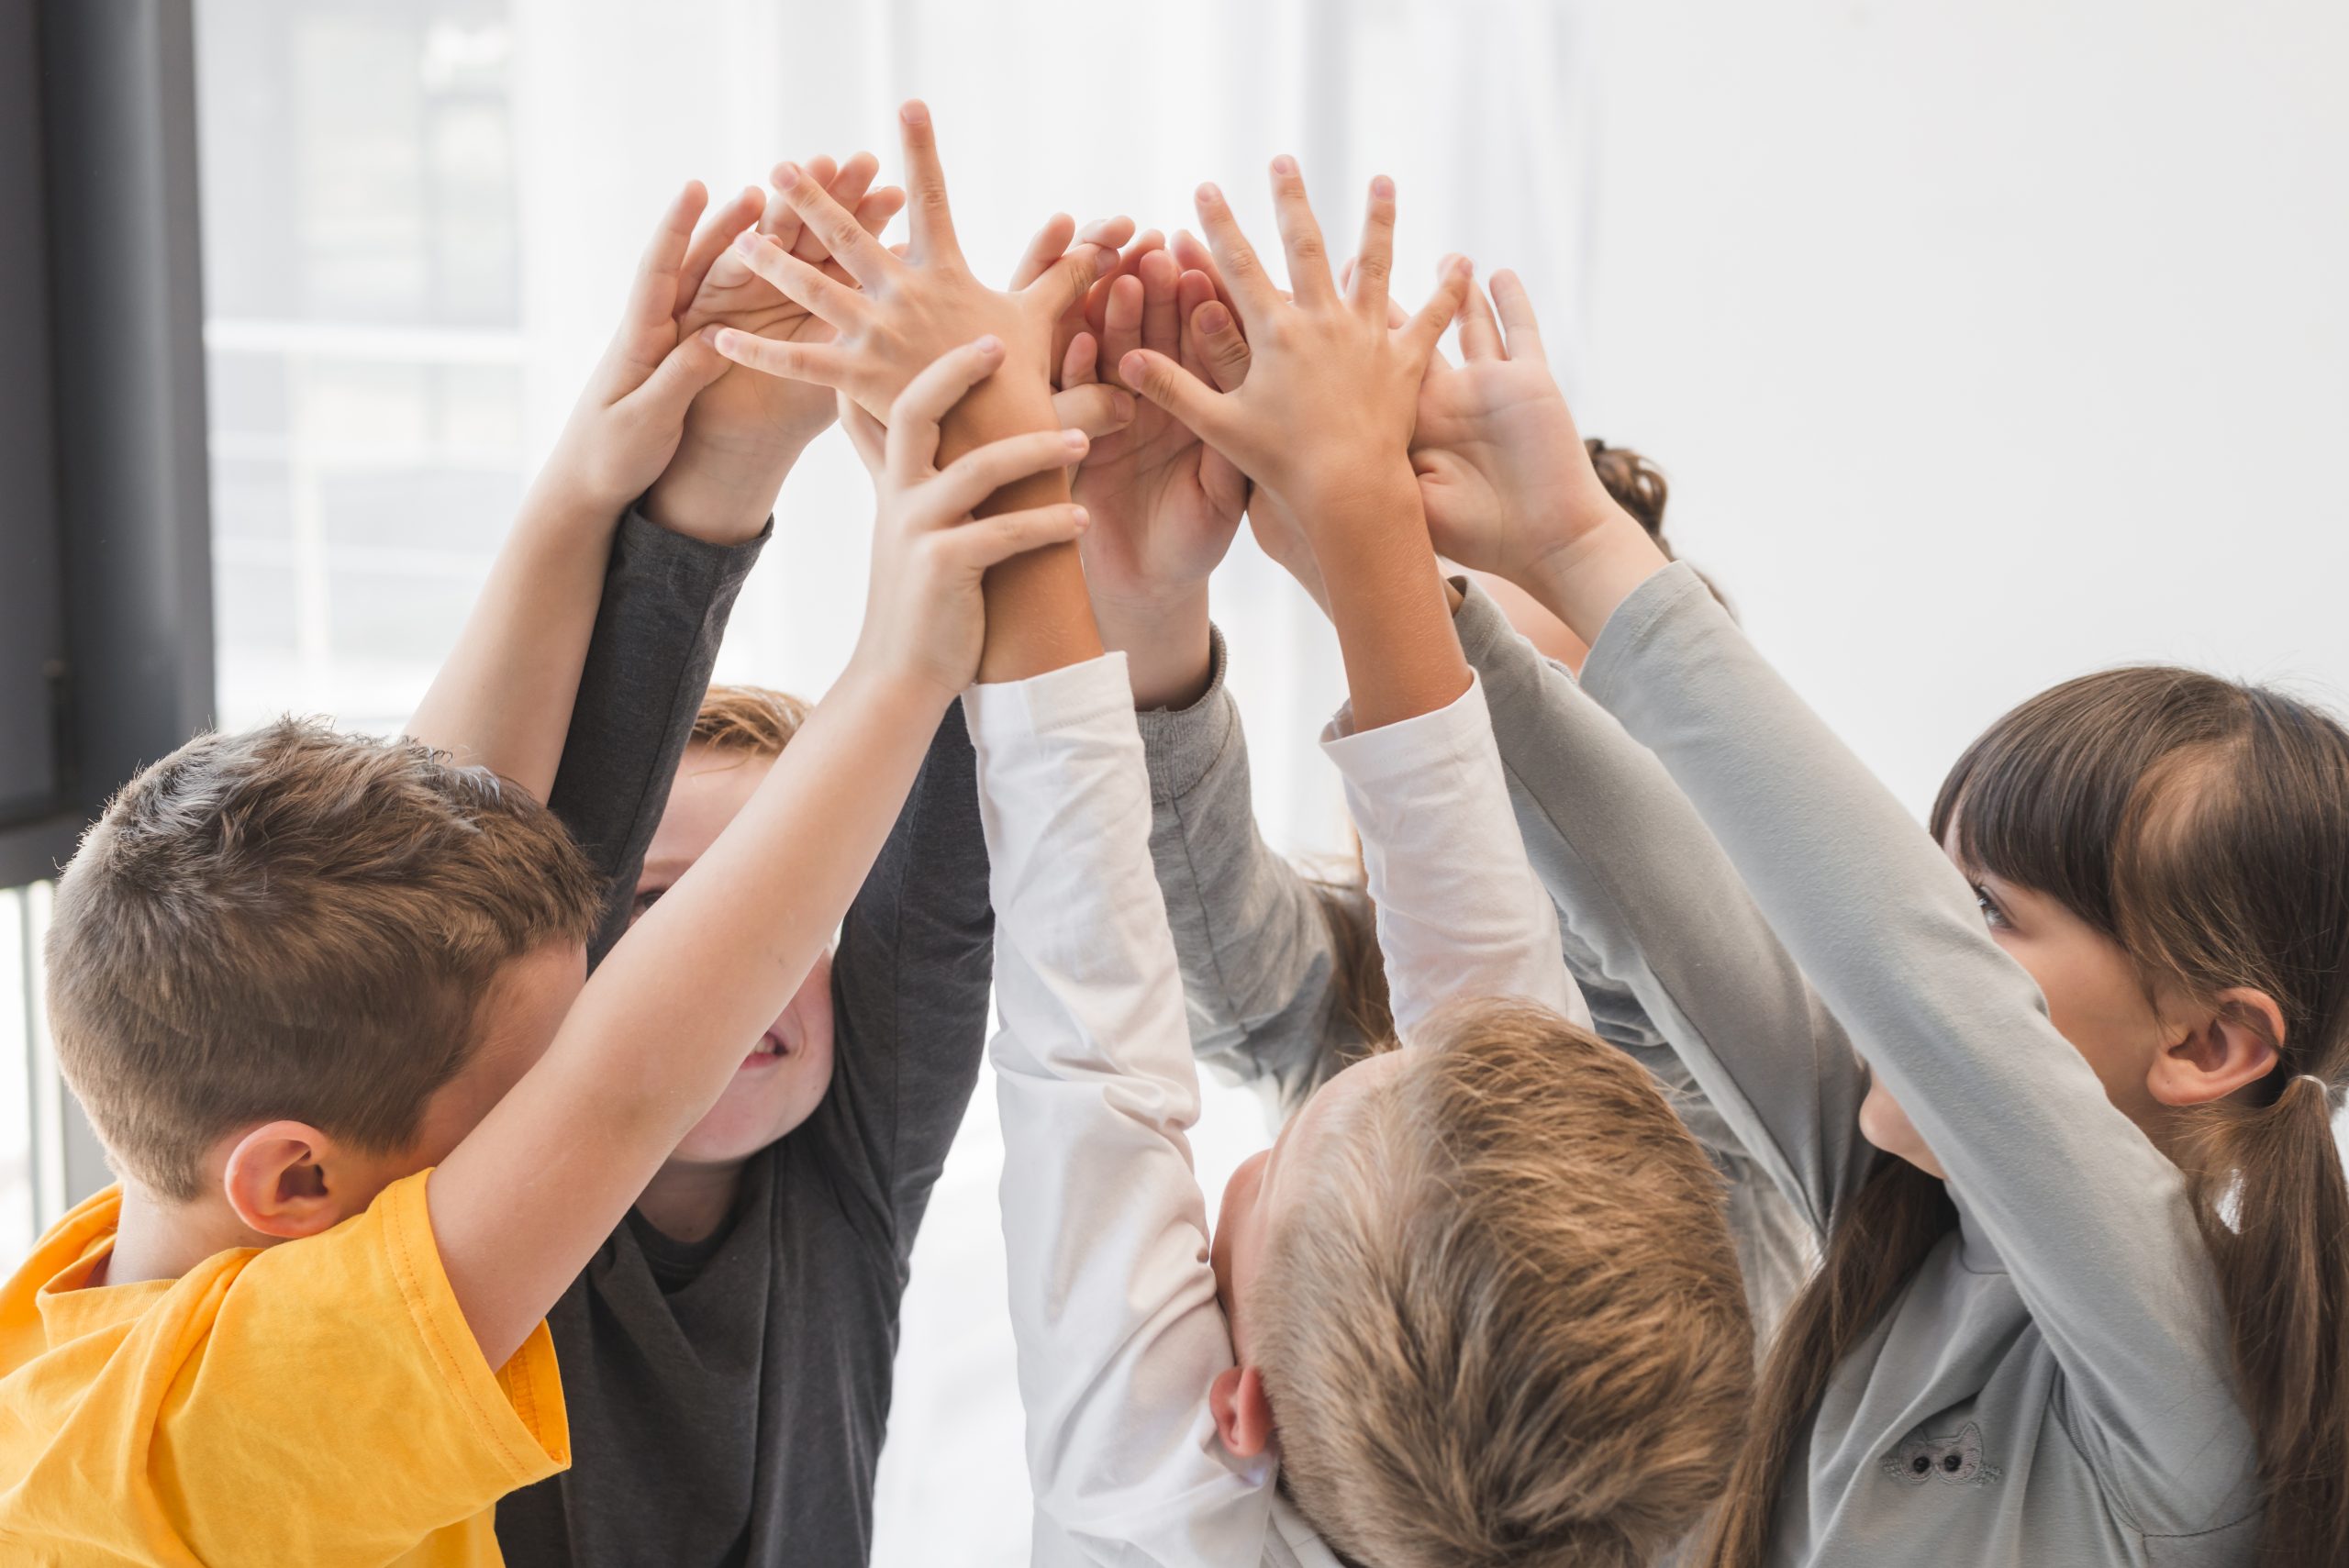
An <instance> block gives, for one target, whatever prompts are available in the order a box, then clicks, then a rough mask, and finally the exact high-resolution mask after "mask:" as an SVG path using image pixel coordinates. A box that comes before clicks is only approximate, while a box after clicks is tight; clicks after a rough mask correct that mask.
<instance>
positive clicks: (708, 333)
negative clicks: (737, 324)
mask: <svg viewBox="0 0 2349 1568" xmlns="http://www.w3.org/2000/svg"><path fill="white" fill-rule="evenodd" d="M702 336H703V337H705V338H707V339H709V346H710V347H711V348H713V349H716V350H718V352H719V353H721V354H722V353H724V352H726V350H729V349H730V348H732V347H733V346H734V328H731V327H705V328H702Z"/></svg>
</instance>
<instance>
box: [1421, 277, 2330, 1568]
mask: <svg viewBox="0 0 2349 1568" xmlns="http://www.w3.org/2000/svg"><path fill="white" fill-rule="evenodd" d="M1525 325H1527V326H1529V327H1530V325H1531V323H1530V318H1529V319H1528V320H1527V321H1526V323H1525ZM1512 338H1514V332H1512ZM1553 450H1556V451H1557V453H1558V456H1559V459H1560V461H1561V462H1562V464H1563V465H1564V468H1563V471H1562V472H1561V473H1560V474H1559V475H1558V476H1557V477H1556V484H1557V486H1558V488H1559V490H1560V491H1562V492H1563V493H1564V494H1565V495H1568V496H1569V497H1572V498H1573V499H1572V500H1571V501H1570V504H1568V505H1566V506H1563V507H1558V508H1551V509H1546V510H1544V511H1542V512H1541V513H1539V514H1536V513H1534V512H1533V511H1532V510H1531V509H1522V510H1521V511H1520V516H1519V518H1517V519H1512V518H1509V517H1504V516H1501V515H1498V514H1489V515H1487V514H1477V515H1460V516H1455V517H1451V518H1449V519H1443V520H1442V521H1441V522H1439V523H1438V528H1439V533H1438V540H1437V542H1438V544H1439V546H1440V548H1442V550H1443V551H1444V553H1446V554H1447V555H1450V556H1452V557H1453V558H1454V559H1456V560H1460V561H1463V562H1466V563H1469V564H1475V565H1482V564H1487V563H1489V564H1492V565H1495V566H1496V567H1497V568H1499V569H1501V570H1504V571H1507V572H1508V573H1509V574H1510V575H1511V576H1512V579H1513V580H1514V581H1516V582H1518V583H1519V584H1520V586H1523V587H1524V588H1526V589H1527V591H1528V592H1530V593H1531V594H1533V595H1534V596H1535V597H1536V598H1537V599H1539V600H1540V601H1541V602H1542V604H1543V606H1545V607H1547V608H1548V609H1550V610H1551V611H1552V612H1553V613H1554V614H1556V615H1558V617H1560V618H1561V619H1562V620H1564V622H1565V623H1566V625H1567V626H1569V627H1570V628H1573V629H1574V630H1575V632H1576V633H1577V634H1578V635H1579V636H1581V637H1583V638H1584V639H1586V640H1588V641H1590V642H1591V643H1592V645H1593V651H1592V654H1591V657H1590V661H1589V662H1588V664H1587V665H1586V668H1585V670H1584V672H1583V679H1582V683H1581V684H1580V686H1579V687H1577V686H1576V685H1575V684H1574V683H1572V682H1570V681H1567V680H1566V679H1565V678H1564V676H1563V675H1562V674H1559V673H1556V672H1555V671H1553V670H1551V669H1549V668H1548V667H1546V666H1543V665H1542V664H1541V663H1540V662H1539V661H1538V660H1534V659H1531V658H1530V651H1525V652H1526V654H1527V655H1528V657H1522V658H1519V659H1517V660H1516V661H1514V662H1515V663H1517V664H1522V665H1524V666H1525V668H1526V671H1527V672H1528V673H1527V674H1526V678H1525V680H1524V681H1523V682H1520V683H1518V684H1517V685H1516V686H1515V687H1512V684H1511V682H1510V680H1509V679H1508V677H1507V676H1506V675H1505V674H1499V673H1497V672H1496V666H1495V662H1479V663H1478V669H1479V671H1480V673H1482V674H1483V675H1484V678H1485V681H1486V687H1487V691H1488V693H1489V695H1490V698H1491V702H1492V709H1493V716H1494V722H1495V728H1496V730H1497V734H1498V735H1499V738H1500V740H1501V750H1502V754H1503V761H1504V763H1505V765H1506V766H1507V767H1508V771H1509V773H1510V774H1511V776H1512V778H1513V779H1514V780H1515V781H1517V782H1518V783H1520V784H1522V785H1523V786H1524V787H1525V788H1527V789H1528V790H1529V791H1530V792H1531V794H1532V795H1534V796H1535V797H1536V804H1537V806H1539V807H1540V808H1541V810H1542V812H1544V813H1545V814H1546V815H1547V816H1548V817H1549V818H1550V820H1551V821H1552V822H1553V824H1554V825H1555V828H1556V830H1557V834H1558V839H1559V848H1558V850H1557V851H1556V852H1555V853H1552V854H1547V855H1545V854H1543V853H1542V852H1541V851H1538V850H1537V852H1536V862H1537V864H1540V865H1542V869H1543V873H1544V878H1545V880H1546V881H1548V882H1549V884H1550V886H1551V891H1552V893H1553V895H1554V896H1556V897H1557V898H1558V900H1559V902H1560V904H1561V907H1562V910H1563V911H1564V915H1565V917H1566V921H1567V924H1568V926H1569V928H1570V929H1572V930H1573V931H1574V932H1575V934H1576V935H1577V936H1579V937H1580V938H1582V939H1583V940H1586V941H1587V942H1588V943H1589V944H1590V945H1591V946H1592V947H1593V948H1594V949H1595V950H1596V951H1598V955H1599V958H1600V961H1601V963H1602V965H1603V966H1604V967H1605V968H1606V969H1607V970H1608V972H1609V973H1610V975H1613V976H1615V977H1616V978H1618V979H1620V980H1622V981H1624V982H1625V983H1627V984H1630V985H1631V988H1632V989H1633V990H1634V991H1635V992H1637V993H1638V994H1639V995H1641V996H1642V1000H1643V1001H1644V1002H1645V1003H1647V1005H1648V1006H1649V1010H1650V1012H1651V1013H1652V1014H1653V1016H1654V1017H1655V1018H1656V1019H1657V1021H1658V1023H1659V1025H1660V1026H1661V1027H1662V1028H1663V1029H1664V1032H1665V1034H1666V1035H1667V1037H1669V1038H1670V1039H1671V1040H1672V1042H1673V1044H1674V1045H1675V1048H1676V1049H1678V1050H1680V1051H1681V1052H1682V1053H1683V1055H1684V1057H1685V1058H1686V1059H1687V1062H1688V1065H1689V1067H1690V1069H1691V1071H1692V1073H1693V1074H1694V1075H1695V1077H1696V1078H1697V1080H1698V1083H1699V1084H1700V1085H1701V1086H1702V1088H1703V1089H1704V1091H1705V1093H1706V1095H1707V1096H1708V1097H1709V1099H1710V1100H1711V1101H1712V1102H1713V1103H1714V1104H1715V1105H1716V1106H1718V1107H1720V1109H1721V1111H1722V1113H1723V1114H1724V1116H1725V1117H1727V1118H1729V1119H1730V1120H1731V1123H1732V1124H1733V1125H1734V1126H1735V1127H1736V1128H1737V1129H1739V1131H1740V1132H1741V1133H1742V1135H1743V1136H1744V1137H1745V1138H1746V1140H1748V1143H1749V1145H1750V1147H1751V1148H1752V1149H1753V1153H1754V1155H1755V1157H1756V1162H1757V1163H1758V1164H1760V1165H1761V1166H1762V1167H1763V1168H1764V1169H1765V1170H1766V1171H1768V1172H1769V1173H1770V1174H1771V1175H1772V1177H1773V1178H1774V1180H1776V1183H1777V1184H1779V1186H1780V1187H1781V1188H1782V1190H1784V1191H1785V1192H1786V1193H1787V1195H1788V1196H1789V1197H1790V1198H1791V1199H1793V1200H1794V1201H1795V1203H1796V1205H1797V1207H1799V1208H1800V1209H1801V1210H1802V1211H1803V1212H1804V1213H1805V1214H1806V1215H1808V1216H1809V1218H1811V1220H1812V1223H1813V1224H1814V1226H1815V1227H1816V1228H1817V1229H1818V1230H1819V1232H1820V1236H1821V1238H1822V1240H1823V1242H1824V1245H1825V1250H1826V1258H1825V1262H1824V1264H1823V1266H1822V1267H1821V1269H1820V1273H1818V1274H1817V1276H1816V1277H1815V1278H1814V1279H1813V1280H1812V1281H1811V1283H1810V1284H1809V1286H1808V1287H1807V1289H1806V1291H1805V1293H1804V1294H1803V1296H1801V1297H1800V1298H1799V1299H1798V1302H1797V1303H1796V1305H1795V1306H1794V1307H1793V1309H1792V1310H1791V1312H1790V1314H1789V1317H1788V1318H1787V1322H1786V1324H1785V1326H1784V1327H1783V1328H1782V1329H1781V1330H1780V1332H1779V1335H1778V1337H1777V1340H1776V1343H1775V1345H1774V1346H1773V1347H1772V1348H1771V1350H1770V1352H1769V1357H1768V1362H1767V1365H1766V1367H1765V1371H1764V1373H1763V1376H1762V1380H1761V1385H1760V1390H1759V1396H1758V1404H1757V1409H1756V1412H1755V1416H1754V1420H1753V1427H1752V1431H1751V1435H1750V1440H1749V1442H1748V1446H1747V1448H1746V1451H1745V1452H1744V1454H1743V1456H1742V1459H1741V1461H1740V1463H1739V1466H1738V1469H1737V1471H1736V1473H1735V1475H1734V1476H1733V1477H1732V1478H1731V1483H1730V1485H1729V1488H1728V1491H1727V1495H1726V1496H1725V1497H1724V1499H1723V1502H1722V1504H1721V1506H1720V1508H1719V1510H1718V1511H1717V1514H1716V1517H1715V1518H1714V1520H1713V1521H1712V1524H1711V1527H1710V1529H1709V1535H1708V1537H1707V1539H1706V1540H1705V1541H1704V1543H1703V1548H1702V1550H1703V1554H1704V1555H1703V1557H1702V1559H1701V1560H1702V1561H1706V1562H1711V1563H1714V1564H1719V1565H1723V1568H1731V1565H1734V1568H1745V1565H1748V1564H1758V1563H1764V1562H1772V1563H1783V1562H1802V1563H1814V1562H1817V1563H1825V1562H1835V1563H1845V1562H1852V1563H1861V1562H1865V1563H1878V1562H1883V1563H1894V1562H1900V1563H1905V1562H1935V1563H1969V1564H1971V1563H2002V1564H2003V1563H2014V1564H2022V1563H2032V1564H2037V1563H2063V1564H2066V1565H2070V1564H2103V1563H2112V1564H2122V1563H2127V1564H2143V1563H2164V1564H2173V1563H2193V1564H2209V1565H2210V1568H2221V1565H2226V1568H2232V1565H2234V1564H2242V1563H2252V1562H2265V1563H2277V1564H2293V1565H2299V1564H2310V1565H2315V1564H2326V1563H2336V1562H2344V1561H2349V1440H2344V1433H2345V1432H2349V1390H2344V1388H2343V1375H2344V1371H2345V1370H2349V1314H2344V1301H2345V1300H2349V1189H2344V1184H2343V1175H2342V1166H2341V1159H2340V1154H2339V1151H2337V1149H2336V1148H2335V1146H2334V1143H2333V1140H2332V1128H2331V1114H2332V1109H2333V1107H2334V1105H2335V1104H2336V1102H2337V1100H2338V1098H2339V1095H2340V1092H2341V1088H2342V1085H2343V1082H2344V1080H2349V732H2344V730H2343V728H2342V726H2341V725H2340V724H2339V723H2338V722H2336V721H2335V720H2333V719H2332V717H2328V716H2326V715H2324V714H2322V713H2321V712H2319V711H2317V710H2315V709H2314V708H2311V707H2310V706H2307V705H2304V704H2301V703H2298V702H2295V701H2293V700H2291V699H2289V698H2288V697H2285V696H2282V695H2278V694H2277V693H2274V692H2270V691H2264V690H2259V689H2256V688H2251V687H2245V686H2240V685H2236V684H2231V683H2228V682H2224V681H2221V680H2218V679H2215V678H2213V677H2210V676H2207V675H2201V674H2198V673H2193V672H2189V671H2183V670H2169V669H2145V670H2122V671H2114V672H2109V673H2104V674H2099V675H2092V676H2088V677H2086V678H2084V679H2081V680H2078V681H2075V682H2071V683H2068V684H2065V685H2062V686H2059V687H2056V688H2055V689H2054V690H2053V691H2051V692H2049V693H2046V694H2044V695H2042V696H2040V697H2038V698H2035V699H2033V700H2032V701H2031V702H2029V703H2026V704H2025V705H2023V706H2021V707H2020V708H2018V709H2017V710H2015V712H2013V713H2011V714H2009V716H2007V717H2005V718H2003V719H2001V720H2000V721H1999V722H1998V724H1997V725H1995V726H1994V727H1993V728H1991V730H1990V731H1989V732H1988V733H1987V735H1985V736H1984V737H1983V738H1982V739H1981V740H1979V741H1977V742H1976V745H1975V746H1974V747H1973V748H1972V749H1971V750H1969V751H1968V752H1967V753H1966V754H1965V757H1964V758H1963V759H1961V760H1960V762H1959V763H1958V765H1957V767H1956V769H1955V770H1954V772H1953V773H1952V774H1951V777H1950V779H1949V782H1948V784H1946V785H1945V786H1944V788H1943V792H1942V796H1941V799H1940V801H1939V802H1938V804H1937V806H1936V809H1935V811H1934V814H1933V816H1934V819H1933V829H1934V835H1933V838H1934V839H1937V840H1939V842H1938V843H1936V842H1934V841H1933V840H1932V839H1928V838H1927V836H1926V835H1924V834H1921V833H1920V832H1919V831H1918V830H1917V828H1916V825H1915V823H1914V822H1913V821H1912V820H1911V819H1910V818H1909V817H1908V816H1907V814H1906V813H1905V812H1904V811H1902V810H1901V808H1900V807H1899V806H1898V803H1897V802H1895V801H1894V800H1893V799H1892V798H1891V796H1890V795H1888V794H1887V793H1886V792H1885V790H1884V789H1883V788H1882V786H1881V785H1879V784H1877V783H1876V781H1875V780H1874V779H1873V778H1872V777H1871V776H1870V775H1869V774H1868V773H1867V772H1866V771H1865V768H1864V767H1862V766H1861V765H1860V763H1859V762H1857V761H1856V760H1855V759H1854V758H1853V757H1852V756H1851V754H1850V753H1849V752H1848V751H1845V750H1844V749H1843V748H1842V746H1841V744H1840V743H1839V742H1837V741H1836V740H1835V739H1834V738H1833V736H1832V735H1831V733H1830V732H1829V731H1828V730H1827V729H1826V728H1825V727H1824V726H1823V725H1822V724H1821V723H1820V721H1819V719H1818V718H1817V717H1816V716H1814V715H1813V714H1811V713H1810V712H1809V709H1808V708H1807V707H1805V706H1803V704H1802V703H1801V702H1800V700H1799V699H1798V698H1797V697H1796V696H1795V695H1794V694H1793V693H1792V692H1790V691H1789V690H1787V687H1786V686H1785V684H1784V683H1783V682H1781V681H1780V680H1779V679H1778V677H1777V676H1776V674H1775V673H1773V672H1772V671H1771V670H1770V669H1769V668H1768V666H1767V665H1766V664H1765V663H1764V662H1763V661H1762V660H1761V659H1760V658H1759V657H1758V656H1757V655H1756V654H1755V652H1754V651H1753V648H1752V647H1751V646H1750V645H1749V644H1747V643H1746V642H1745V640H1744V639H1743V638H1742V635H1741V634H1740V633H1739V632H1738V630H1737V629H1736V628H1735V626H1734V625H1733V624H1732V623H1731V622H1730V620H1729V619H1728V618H1727V617H1725V616H1723V615H1722V614H1721V613H1720V610H1719V608H1718V606H1715V605H1714V604H1713V603H1712V602H1711V600H1710V598H1709V595H1706V594H1705V592H1704V590H1703V588H1702V586H1701V585H1700V584H1698V582H1697V581H1696V580H1695V578H1694V577H1693V576H1691V575H1690V574H1689V573H1687V570H1686V569H1685V568H1680V567H1674V566H1670V565H1668V564H1667V563H1666V562H1664V559H1663V557H1662V556H1661V554H1660V553H1659V552H1657V551H1656V550H1655V549H1654V548H1653V545H1651V544H1650V543H1649V542H1648V541H1647V540H1646V539H1645V538H1644V537H1643V536H1642V534H1641V532H1640V530H1639V529H1638V528H1637V526H1636V525H1635V524H1634V523H1632V522H1631V519H1630V518H1629V517H1625V516H1623V515H1622V513H1621V512H1620V508H1618V507H1617V506H1615V505H1614V504H1613V503H1612V502H1611V501H1610V500H1609V499H1608V497H1607V495H1606V494H1605V491H1604V489H1603V488H1602V487H1601V486H1600V485H1599V484H1598V483H1597V480H1596V477H1595V476H1593V475H1590V474H1589V473H1588V472H1587V468H1586V464H1585V463H1583V462H1581V453H1580V452H1579V450H1570V449H1566V448H1564V447H1563V446H1562V445H1559V444H1556V443H1553ZM1431 520H1434V519H1433V514H1431ZM1529 530H1531V531H1535V532H1539V533H1540V535H1541V537H1540V538H1539V539H1531V538H1529V537H1527V535H1528V531H1529ZM1472 658H1474V655H1473V653H1472ZM1498 662H1504V663H1506V662H1510V661H1508V660H1506V659H1503V660H1500V661H1498ZM1594 699H1595V701H1594ZM1601 706H1603V707H1604V708H1605V709H1607V710H1609V712H1601V711H1600V707H1601ZM1609 713H1611V715H1612V717H1611V718H1610V717H1609ZM1619 721H1620V722H1619ZM1789 983H1792V984H1801V985H1806V986H1809V987H1813V988H1815V993H1814V995H1815V1006H1814V1008H1813V1011H1812V1016H1811V1018H1810V1019H1809V1022H1808V1024H1807V1025H1806V1026H1805V1027H1803V1028H1800V1029H1787V1028H1785V1027H1783V1022H1782V1021H1783V1019H1784V1018H1786V1016H1787V1014H1786V1010H1785V1009H1784V1008H1782V1007H1781V1008H1773V1009H1770V1010H1769V1012H1768V1016H1769V1017H1771V1018H1776V1019H1779V1020H1781V1024H1780V1025H1779V1026H1777V1027H1768V1028H1755V1029H1751V1030H1743V1029H1729V1028H1723V1027H1720V1026H1719V1025H1718V1024H1716V1026H1715V1027H1714V1028H1712V1029H1710V1030H1709V1031H1698V1030H1692V1029H1689V1028H1687V1020H1688V1017H1689V1015H1690V1014H1691V1013H1692V1012H1696V1011H1698V1010H1699V1009H1698V1006H1697V1004H1698V1002H1700V1001H1703V1002H1706V1003H1707V1006H1706V1008H1705V1009H1704V1010H1705V1011H1707V1012H1708V1013H1709V1016H1712V1017H1715V1018H1718V1017H1719V1016H1720V1009H1719V1008H1718V1006H1711V1003H1714V1002H1717V1001H1718V999H1719V995H1720V993H1721V991H1722V990H1723V988H1725V987H1738V986H1751V987H1753V988H1754V989H1755V990H1756V993H1757V995H1762V994H1766V993H1770V992H1773V991H1776V990H1783V989H1784V987H1785V986H1786V985H1787V984H1789Z"/></svg>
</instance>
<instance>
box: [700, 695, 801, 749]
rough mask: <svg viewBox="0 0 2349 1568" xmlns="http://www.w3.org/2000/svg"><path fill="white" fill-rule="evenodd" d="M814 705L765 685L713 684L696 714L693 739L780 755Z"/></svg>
mask: <svg viewBox="0 0 2349 1568" xmlns="http://www.w3.org/2000/svg"><path fill="white" fill-rule="evenodd" d="M813 711H814V709H813V708H812V707H811V706H809V705H808V704H807V702H805V701H804V700H802V699H801V698H798V697H795V696H792V695H789V694H788V693H785V692H777V691H770V690H769V689H767V688H766V687H764V686H712V687H710V688H709V690H708V691H707V693H705V694H704V695H703V696H702V699H701V711H700V712H699V713H697V714H696V715H695V716H694V733H693V742H694V743H695V744H698V745H703V746H708V747H712V748H714V749H716V750H718V751H741V752H744V753H747V754H748V755H751V756H753V757H780V756H782V755H783V749H784V748H785V746H788V745H790V744H791V738H792V737H793V736H795V735H796V734H798V733H799V727H800V726H801V725H803V724H805V723H807V716H808V714H810V713H811V712H813Z"/></svg>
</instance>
